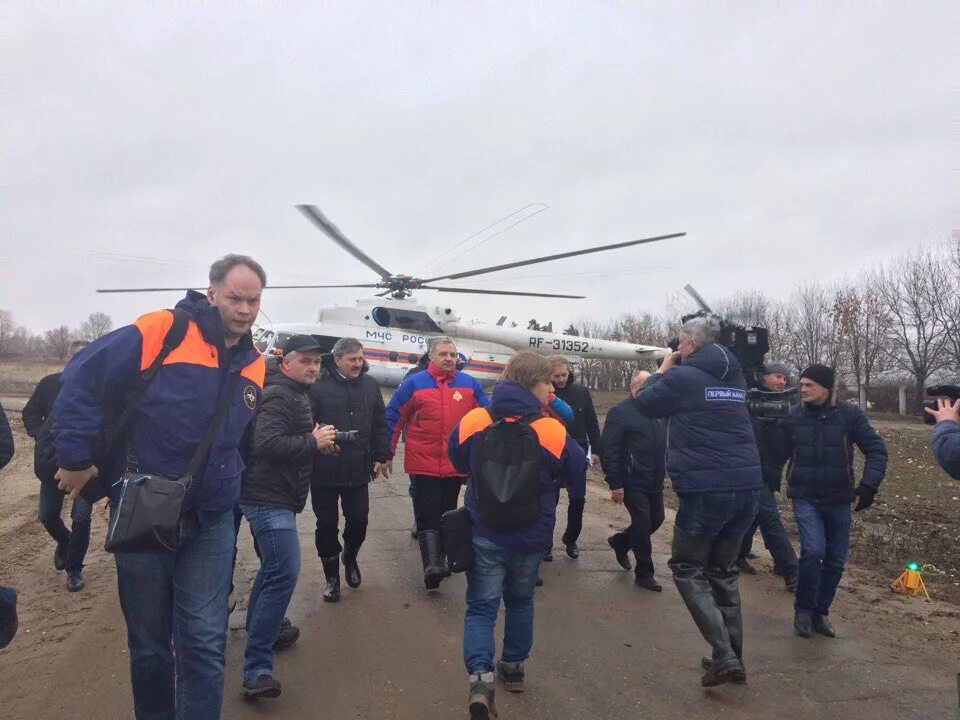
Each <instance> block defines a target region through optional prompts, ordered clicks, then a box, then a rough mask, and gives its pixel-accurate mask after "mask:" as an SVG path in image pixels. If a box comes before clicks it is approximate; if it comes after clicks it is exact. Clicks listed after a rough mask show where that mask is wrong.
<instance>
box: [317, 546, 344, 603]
mask: <svg viewBox="0 0 960 720" xmlns="http://www.w3.org/2000/svg"><path fill="white" fill-rule="evenodd" d="M320 562H321V563H323V574H324V575H325V576H326V577H327V587H326V588H324V590H323V601H324V602H329V603H335V602H340V558H339V557H337V556H336V555H334V556H333V557H332V558H320Z"/></svg>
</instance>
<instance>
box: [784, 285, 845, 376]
mask: <svg viewBox="0 0 960 720" xmlns="http://www.w3.org/2000/svg"><path fill="white" fill-rule="evenodd" d="M783 329H784V335H785V336H784V338H783V339H782V341H781V342H782V349H783V352H784V355H785V357H786V359H787V361H788V362H790V363H791V364H792V365H793V366H794V367H795V368H796V369H797V370H798V371H799V370H802V369H803V368H804V367H806V366H807V365H811V364H813V363H824V364H826V365H830V366H831V367H833V368H838V367H839V365H840V360H841V358H842V354H843V347H842V345H841V343H840V342H839V332H838V329H837V325H836V323H835V322H834V318H833V303H832V301H831V292H830V291H829V290H828V289H827V288H826V287H825V286H824V285H821V284H820V283H816V282H814V283H809V284H804V285H801V286H799V287H798V288H797V289H796V290H794V292H793V294H792V295H791V297H790V307H789V311H788V314H787V317H786V318H785V322H784V328H783Z"/></svg>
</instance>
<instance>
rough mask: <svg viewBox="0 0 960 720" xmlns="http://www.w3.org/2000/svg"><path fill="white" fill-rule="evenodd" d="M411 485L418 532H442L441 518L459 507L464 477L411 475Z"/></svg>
mask: <svg viewBox="0 0 960 720" xmlns="http://www.w3.org/2000/svg"><path fill="white" fill-rule="evenodd" d="M410 485H411V486H412V488H413V516H414V517H415V518H416V520H417V532H421V533H422V532H423V531H424V530H436V531H437V532H440V518H442V517H443V514H444V513H445V512H447V511H448V510H456V509H457V503H458V502H459V500H460V488H461V486H462V485H463V478H461V477H433V476H432V475H411V476H410Z"/></svg>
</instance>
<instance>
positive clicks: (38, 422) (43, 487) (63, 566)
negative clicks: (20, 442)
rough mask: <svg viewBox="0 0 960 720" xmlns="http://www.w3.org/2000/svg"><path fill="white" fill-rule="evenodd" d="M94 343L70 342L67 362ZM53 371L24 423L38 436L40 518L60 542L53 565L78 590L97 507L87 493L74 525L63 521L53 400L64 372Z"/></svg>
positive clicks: (73, 515)
mask: <svg viewBox="0 0 960 720" xmlns="http://www.w3.org/2000/svg"><path fill="white" fill-rule="evenodd" d="M89 344H90V343H89V342H87V341H86V340H75V341H74V342H72V343H70V347H69V348H68V350H67V357H66V358H65V359H64V365H67V364H69V362H70V361H71V360H72V359H73V356H74V355H76V354H77V353H79V352H80V351H81V350H83V348H85V347H86V346H87V345H89ZM61 375H63V373H59V372H58V373H52V374H50V375H47V376H46V377H44V378H42V379H41V380H40V382H38V383H37V386H36V387H35V388H34V389H33V394H32V395H30V399H29V400H27V404H26V405H24V406H23V427H24V429H25V430H26V431H27V435H29V436H30V437H32V438H33V439H34V446H33V472H34V474H35V475H36V476H37V479H38V480H40V503H39V505H40V507H39V512H38V513H37V519H38V520H39V521H40V523H41V524H42V525H43V527H44V528H46V530H47V532H48V533H49V534H50V537H52V538H53V540H54V541H55V542H56V549H55V550H54V551H53V566H54V567H55V568H56V569H57V570H66V571H67V590H69V591H70V592H77V591H78V590H82V589H83V588H84V587H85V586H86V581H85V580H84V579H83V573H82V570H83V560H84V558H85V557H86V555H87V547H88V546H89V544H90V516H91V514H92V512H93V508H92V506H91V505H90V503H89V502H88V501H87V500H86V499H84V498H83V497H77V498H76V499H75V500H74V501H73V503H72V507H71V508H70V520H71V527H70V529H69V530H67V526H66V525H64V524H63V518H62V517H61V513H62V512H63V499H64V497H65V496H66V493H65V492H63V490H59V489H58V488H57V480H56V478H55V477H54V475H56V474H57V470H58V466H57V453H56V450H55V449H54V447H53V433H52V430H53V403H54V401H56V399H57V395H59V394H60V376H61Z"/></svg>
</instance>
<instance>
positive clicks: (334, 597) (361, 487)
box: [310, 337, 390, 602]
mask: <svg viewBox="0 0 960 720" xmlns="http://www.w3.org/2000/svg"><path fill="white" fill-rule="evenodd" d="M369 369H370V366H369V365H367V363H366V361H365V360H364V359H363V345H362V344H361V343H360V341H359V340H356V339H355V338H349V337H345V338H340V339H339V340H337V342H336V344H335V345H334V346H333V352H332V354H331V355H330V356H329V357H326V358H324V360H323V373H322V374H321V375H320V378H319V379H318V380H317V382H316V383H314V384H313V387H311V388H310V402H311V403H312V405H313V417H314V418H315V419H316V420H317V422H319V423H329V424H331V425H334V426H336V428H337V429H338V430H340V431H351V430H353V431H356V435H355V436H354V437H353V438H352V439H350V440H347V441H345V442H343V443H342V444H341V443H338V446H339V447H340V452H339V453H338V454H336V455H326V456H318V457H316V458H314V461H313V478H312V480H311V481H310V498H311V501H312V503H313V512H314V514H315V515H316V516H317V530H316V544H317V554H318V555H319V556H320V561H321V562H322V563H323V572H324V574H325V575H326V578H327V587H326V589H325V590H324V592H323V599H324V600H325V601H327V602H337V601H338V600H339V599H340V558H339V557H338V556H339V553H340V551H341V550H342V551H343V569H344V574H345V575H346V578H347V585H349V586H350V587H352V588H356V587H360V580H361V577H360V567H359V565H358V564H357V553H359V552H360V546H361V545H362V544H363V541H364V540H365V539H366V537H367V520H368V517H369V514H370V493H369V485H370V481H371V480H373V479H374V478H375V477H376V476H377V475H380V474H382V475H383V476H384V477H387V476H388V472H389V471H388V470H387V461H388V460H389V459H390V447H389V445H388V444H387V417H386V412H387V411H386V406H385V405H384V404H383V395H382V394H381V393H380V385H379V384H378V383H377V381H376V380H374V379H373V378H372V377H370V375H368V374H367V371H368V370H369ZM338 500H339V502H340V505H341V506H342V508H343V515H344V528H343V545H342V546H341V545H340V542H339V541H338V539H337V530H338V527H339V524H340V517H339V513H338V511H337V501H338Z"/></svg>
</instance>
